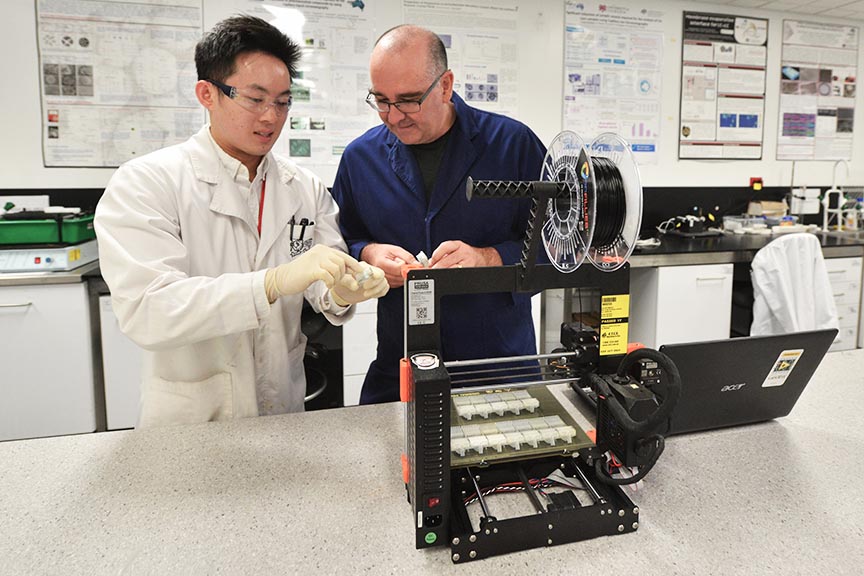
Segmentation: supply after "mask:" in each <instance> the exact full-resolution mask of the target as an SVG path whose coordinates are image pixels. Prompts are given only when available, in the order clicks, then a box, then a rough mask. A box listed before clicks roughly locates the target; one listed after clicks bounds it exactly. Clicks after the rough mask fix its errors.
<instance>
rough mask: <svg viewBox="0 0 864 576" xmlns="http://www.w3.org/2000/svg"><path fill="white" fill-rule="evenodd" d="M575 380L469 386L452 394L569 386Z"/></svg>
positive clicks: (451, 392) (455, 390)
mask: <svg viewBox="0 0 864 576" xmlns="http://www.w3.org/2000/svg"><path fill="white" fill-rule="evenodd" d="M573 380H575V378H560V379H558V380H532V381H531V382H514V383H513V384H495V385H494V386H468V387H467V388H453V389H452V390H450V394H463V393H465V392H485V391H486V390H498V389H500V388H528V387H529V386H535V385H537V384H543V385H547V386H548V385H549V384H569V383H570V382H572V381H573Z"/></svg>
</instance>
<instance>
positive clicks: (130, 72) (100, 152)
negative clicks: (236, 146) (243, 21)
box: [36, 0, 204, 167]
mask: <svg viewBox="0 0 864 576" xmlns="http://www.w3.org/2000/svg"><path fill="white" fill-rule="evenodd" d="M36 9H37V12H36V16H37V18H36V21H37V28H38V29H37V34H38V46H39V70H40V73H39V80H40V88H41V90H40V96H41V102H42V122H41V127H42V158H43V163H44V165H45V166H46V167H58V166H63V167H115V166H119V165H120V164H122V163H123V162H125V161H127V160H129V159H131V158H135V157H136V156H141V155H143V154H146V153H148V152H152V151H153V150H157V149H159V148H163V147H165V146H168V145H170V144H176V143H178V142H182V141H183V140H185V139H186V138H188V137H189V134H192V133H194V132H195V131H196V130H198V128H199V127H200V126H201V124H202V122H203V121H204V113H203V112H202V109H201V107H200V106H199V105H198V102H197V100H196V99H195V93H194V91H193V89H194V86H195V81H196V80H197V77H196V74H195V62H194V60H193V54H194V49H195V43H196V42H197V41H198V39H199V38H200V37H201V31H202V1H201V0H176V1H173V2H171V3H170V4H169V3H167V2H164V1H161V0H136V1H135V2H128V1H124V0H113V1H105V0H88V1H86V2H84V1H80V0H38V1H37V3H36Z"/></svg>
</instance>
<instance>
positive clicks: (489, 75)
mask: <svg viewBox="0 0 864 576" xmlns="http://www.w3.org/2000/svg"><path fill="white" fill-rule="evenodd" d="M403 16H404V18H403V21H404V22H410V23H412V24H419V25H420V26H424V27H426V28H429V29H430V30H432V31H433V32H435V33H436V34H438V36H439V37H440V38H441V40H442V41H443V42H444V46H445V47H446V48H447V59H448V64H449V66H450V69H451V70H452V71H453V76H454V79H455V80H454V89H455V90H456V93H457V94H459V95H460V96H461V97H462V98H463V99H464V100H465V102H467V103H468V104H470V105H471V106H474V107H476V108H480V109H483V110H489V111H492V112H497V113H499V114H505V115H507V116H513V117H518V112H519V92H518V91H519V44H518V43H517V38H518V34H517V31H518V24H519V12H518V7H517V5H516V0H500V1H496V2H485V1H475V2H471V1H470V0H469V1H465V0H459V1H452V0H403Z"/></svg>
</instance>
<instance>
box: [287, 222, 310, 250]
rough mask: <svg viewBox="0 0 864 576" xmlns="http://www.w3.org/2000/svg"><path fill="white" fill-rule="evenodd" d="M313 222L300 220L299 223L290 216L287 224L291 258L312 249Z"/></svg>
mask: <svg viewBox="0 0 864 576" xmlns="http://www.w3.org/2000/svg"><path fill="white" fill-rule="evenodd" d="M314 225H315V222H313V221H312V220H310V219H308V218H301V219H300V222H297V221H296V219H295V218H294V217H293V216H292V217H291V221H290V222H288V233H289V234H290V236H291V257H292V258H296V257H297V256H300V255H301V254H303V253H304V252H306V251H307V250H309V249H310V248H312V244H313V238H314V234H313V233H312V232H313V230H312V227H313V226H314Z"/></svg>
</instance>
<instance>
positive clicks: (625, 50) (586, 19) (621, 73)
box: [563, 1, 663, 164]
mask: <svg viewBox="0 0 864 576" xmlns="http://www.w3.org/2000/svg"><path fill="white" fill-rule="evenodd" d="M565 9H566V18H565V34H564V111H563V116H564V128H565V129H566V130H572V131H573V132H576V133H577V134H578V135H579V136H580V137H581V138H582V139H583V140H584V141H585V142H586V144H587V143H589V142H590V141H591V140H592V139H593V138H594V137H595V136H597V135H598V134H601V133H603V132H613V133H615V134H618V135H619V136H621V137H622V138H624V139H625V140H627V141H628V142H629V143H630V147H631V149H632V150H633V154H634V157H635V158H636V161H637V162H638V163H639V164H655V163H656V162H657V157H658V144H659V142H660V120H661V115H660V95H661V85H660V83H661V78H662V74H661V64H662V60H663V32H662V30H663V13H662V12H660V11H658V10H650V9H647V8H636V7H630V6H623V5H617V4H597V3H593V2H570V1H568V2H567V4H566V5H565Z"/></svg>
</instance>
